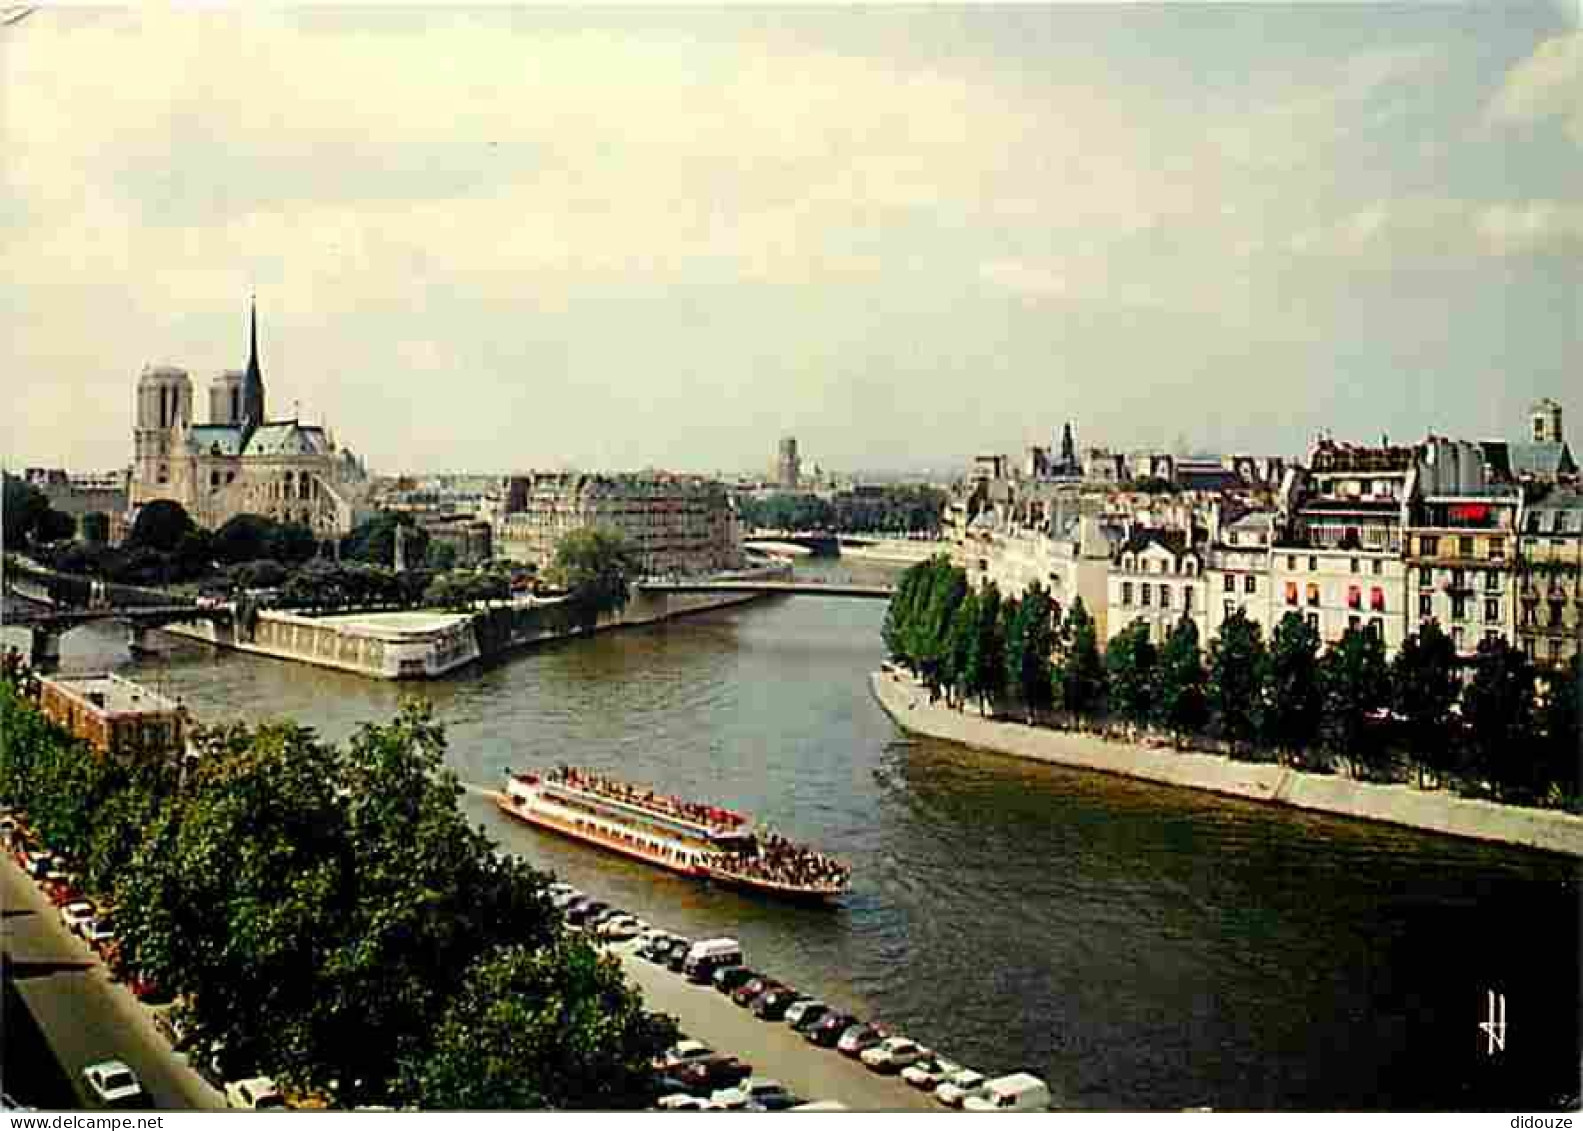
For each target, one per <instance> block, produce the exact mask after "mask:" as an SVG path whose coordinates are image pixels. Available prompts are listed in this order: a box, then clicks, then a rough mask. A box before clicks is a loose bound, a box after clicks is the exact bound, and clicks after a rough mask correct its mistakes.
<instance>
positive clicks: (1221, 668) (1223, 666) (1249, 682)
mask: <svg viewBox="0 0 1583 1131" xmlns="http://www.w3.org/2000/svg"><path fill="white" fill-rule="evenodd" d="M1268 667H1269V653H1268V652H1267V651H1266V649H1265V647H1264V632H1263V630H1262V629H1261V628H1260V627H1259V625H1258V623H1257V622H1255V621H1250V620H1249V619H1248V618H1247V616H1246V615H1245V614H1244V613H1243V611H1242V610H1241V609H1240V608H1239V609H1237V610H1236V611H1235V612H1234V613H1232V614H1231V616H1229V617H1227V618H1226V620H1225V621H1224V622H1223V623H1222V624H1221V626H1220V631H1219V632H1218V633H1217V634H1216V636H1215V639H1214V640H1213V641H1212V642H1211V643H1210V645H1209V672H1208V705H1209V707H1210V708H1211V709H1212V710H1213V711H1214V714H1215V717H1216V718H1218V719H1219V720H1220V731H1221V733H1222V734H1223V735H1225V737H1226V738H1228V739H1229V740H1230V741H1231V742H1232V744H1233V747H1235V746H1236V744H1238V743H1247V742H1251V741H1252V740H1253V737H1254V735H1255V733H1256V732H1257V728H1258V721H1259V703H1260V702H1261V701H1262V699H1263V698H1264V681H1265V677H1266V675H1267V674H1268Z"/></svg>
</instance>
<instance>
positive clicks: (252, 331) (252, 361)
mask: <svg viewBox="0 0 1583 1131" xmlns="http://www.w3.org/2000/svg"><path fill="white" fill-rule="evenodd" d="M247 344H248V348H247V373H246V375H245V376H244V377H243V378H242V432H243V443H244V445H245V444H246V437H248V436H251V435H252V433H253V429H255V428H257V427H258V426H259V425H260V424H262V423H264V374H263V372H262V370H260V369H259V365H258V301H257V299H256V298H250V299H249V300H248V343H247Z"/></svg>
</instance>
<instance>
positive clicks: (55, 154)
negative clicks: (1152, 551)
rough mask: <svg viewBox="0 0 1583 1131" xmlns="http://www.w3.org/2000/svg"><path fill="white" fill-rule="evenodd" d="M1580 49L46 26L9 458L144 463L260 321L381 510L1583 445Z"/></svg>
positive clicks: (280, 25)
mask: <svg viewBox="0 0 1583 1131" xmlns="http://www.w3.org/2000/svg"><path fill="white" fill-rule="evenodd" d="M1575 25H1576V17H1575V13H1573V14H1571V16H1570V18H1569V14H1568V11H1567V9H1566V7H1565V6H1563V5H1559V4H1551V3H1542V4H1533V5H1528V6H1512V7H1504V6H1503V7H1502V8H1500V9H1499V10H1492V11H1481V10H1469V9H1462V8H1454V9H1445V8H1439V7H1434V8H1429V9H1422V8H1409V7H1383V8H1381V7H1363V6H1360V7H1358V8H1352V7H1350V6H1344V7H1335V6H1328V5H1327V6H1322V7H1319V8H1317V9H1316V8H1313V7H1296V6H1292V7H1286V6H1257V7H1252V6H1249V7H1235V8H1201V7H1178V8H1168V9H1159V8H1152V7H1145V8H1135V7H1130V6H1126V7H1121V8H1109V7H1107V8H1103V9H1088V8H1081V9H1080V8H1070V7H1057V8H1022V7H1018V8H1009V9H996V8H987V9H982V8H975V9H970V10H965V11H958V10H946V9H925V10H904V9H902V10H890V9H875V10H860V9H825V8H819V9H808V8H799V9H792V10H789V11H787V12H782V13H777V14H775V15H773V16H772V15H770V14H769V13H766V12H762V11H760V12H748V13H729V12H697V11H693V12H686V13H681V12H672V11H664V10H652V9H650V10H643V11H639V12H618V11H613V10H605V9H591V10H590V9H584V10H577V11H573V12H570V13H568V12H555V11H543V10H526V11H511V10H490V11H486V12H481V13H464V12H460V11H455V10H451V11H443V12H441V13H439V14H434V13H427V12H421V11H415V10H410V9H401V10H390V11H385V10H371V9H358V10H355V11H350V12H339V13H329V12H297V13H290V12H271V13H265V14H260V15H257V16H254V15H252V14H249V13H244V12H228V11H222V12H206V13H201V14H179V15H173V14H159V13H139V14H135V15H130V14H121V13H109V14H106V13H91V12H85V11H63V10H53V9H50V10H41V11H39V12H36V13H34V14H33V15H32V16H31V17H29V18H28V19H26V20H24V21H20V22H18V23H16V24H14V25H11V26H8V27H6V28H5V29H4V30H3V32H0V34H3V36H4V38H3V40H0V43H3V48H0V49H3V50H4V51H5V54H6V67H5V72H4V75H5V78H4V80H3V81H4V95H3V97H0V115H3V117H0V122H3V125H4V129H5V133H6V136H7V139H8V149H10V151H11V153H12V160H11V161H8V162H7V163H6V165H5V167H4V172H3V174H0V199H3V200H4V202H5V205H6V207H5V209H4V212H5V218H4V219H0V224H3V225H4V226H5V228H6V239H7V243H8V249H9V251H10V253H11V254H10V256H9V260H10V262H11V265H12V270H11V271H9V272H8V280H7V281H4V282H0V291H3V293H4V295H5V298H6V300H7V303H8V305H9V306H10V308H11V309H12V310H13V311H15V312H16V324H15V330H14V332H13V334H12V335H10V337H9V342H10V349H9V350H8V351H7V355H6V361H7V368H8V370H9V371H11V372H14V373H18V374H25V375H27V376H28V378H29V380H28V382H27V383H26V385H25V394H24V396H23V397H22V398H21V399H20V402H19V404H18V405H17V406H16V407H15V408H14V409H13V411H12V412H11V413H10V414H8V415H7V423H6V429H5V439H4V444H5V452H6V457H7V462H8V463H10V464H12V465H15V466H22V465H24V464H61V463H65V464H66V465H68V466H71V467H73V468H79V469H81V468H97V467H108V466H119V465H124V464H125V463H127V462H128V460H129V456H130V434H131V426H132V418H133V395H132V392H131V386H132V383H133V379H134V378H135V375H136V374H137V372H138V371H139V370H140V369H141V368H142V367H143V366H144V365H145V364H148V363H154V364H158V363H174V364H178V365H181V366H183V367H184V368H186V369H188V370H189V371H190V372H191V374H192V378H193V381H194V383H195V385H198V386H200V387H202V386H204V385H206V384H207V382H208V380H209V379H210V378H211V377H212V376H213V375H214V374H215V373H218V372H219V371H220V370H222V369H230V368H236V367H237V366H239V365H240V364H241V363H242V361H243V359H244V358H245V356H246V354H245V348H246V340H245V312H246V302H247V297H248V295H249V293H250V292H253V291H256V292H257V294H258V296H259V307H260V324H259V331H260V350H261V353H262V360H263V365H264V367H265V370H266V372H268V373H269V374H270V390H271V396H272V398H273V403H274V404H275V405H277V406H280V407H279V409H278V410H277V411H279V412H281V413H282V414H284V411H285V406H287V405H291V404H293V403H294V402H295V403H298V404H300V405H301V410H302V413H303V415H304V417H305V418H306V419H309V420H312V421H314V422H316V423H325V424H327V425H329V426H330V427H332V428H333V429H335V430H336V431H337V432H338V433H343V434H345V435H347V436H348V437H355V442H356V444H357V446H358V448H359V451H360V452H366V455H367V458H368V461H369V463H370V465H371V466H372V467H373V468H375V469H377V470H382V471H392V472H396V471H414V470H424V469H434V470H437V469H442V468H462V469H466V470H484V469H489V468H503V469H511V468H518V467H528V466H540V467H551V466H566V465H574V466H584V467H632V468H637V467H643V466H651V465H652V466H663V467H671V468H675V469H677V470H705V469H709V470H719V469H726V470H731V469H740V470H755V469H758V470H762V469H764V468H765V466H766V463H767V460H768V457H769V455H770V453H771V452H772V450H773V444H774V443H775V441H776V439H777V438H778V437H780V436H796V437H797V439H798V442H799V446H800V448H801V450H802V452H803V453H804V455H805V462H806V463H808V464H809V465H812V464H814V463H818V464H820V465H821V466H823V467H824V468H827V469H831V468H880V467H890V468H896V469H904V468H917V467H922V466H928V465H933V466H935V467H937V468H938V467H939V466H940V465H941V464H942V462H944V461H947V460H950V461H954V462H955V463H961V462H963V461H965V460H966V459H967V458H968V457H969V456H970V455H971V454H973V452H975V451H977V450H993V451H1006V452H1012V451H1015V450H1016V449H1017V448H1018V447H1020V446H1021V445H1023V444H1027V443H1040V444H1046V445H1048V444H1050V443H1051V442H1052V431H1058V430H1059V428H1060V426H1061V423H1062V422H1064V421H1066V420H1075V421H1077V424H1078V441H1079V443H1080V444H1085V443H1102V444H1108V445H1111V446H1115V447H1118V448H1135V447H1146V446H1158V447H1162V448H1171V447H1174V446H1175V444H1176V441H1177V438H1178V436H1180V435H1182V434H1186V435H1187V437H1188V438H1189V440H1190V442H1191V445H1192V446H1193V447H1197V448H1211V449H1223V450H1242V451H1250V452H1254V453H1257V454H1263V453H1274V454H1295V453H1297V452H1300V451H1302V450H1303V448H1304V447H1305V445H1306V442H1307V440H1308V439H1309V438H1310V437H1311V436H1312V434H1313V433H1314V432H1315V431H1316V430H1318V429H1320V428H1326V429H1329V430H1331V431H1333V432H1334V433H1335V434H1336V435H1337V436H1338V437H1341V438H1350V439H1357V440H1360V441H1364V442H1372V441H1373V440H1374V439H1377V438H1378V437H1379V435H1380V434H1381V433H1388V434H1390V435H1391V436H1393V437H1397V438H1399V439H1403V440H1413V439H1418V438H1420V437H1422V436H1423V435H1424V434H1425V433H1426V432H1429V431H1434V432H1439V433H1448V434H1453V435H1466V436H1469V437H1483V436H1508V437H1514V438H1515V437H1519V436H1521V434H1522V429H1523V427H1524V422H1525V412H1526V408H1527V406H1528V405H1529V404H1530V403H1531V402H1533V401H1535V400H1538V399H1539V398H1541V397H1544V396H1552V397H1555V398H1557V399H1558V400H1560V401H1561V402H1562V403H1563V404H1564V405H1566V407H1567V408H1568V409H1569V410H1571V413H1572V415H1573V416H1574V418H1575V417H1576V414H1577V413H1578V412H1579V411H1583V406H1579V405H1578V404H1576V403H1575V396H1569V393H1570V392H1571V390H1573V389H1575V388H1576V387H1577V380H1578V370H1577V362H1576V359H1577V357H1578V356H1579V351H1578V346H1579V345H1580V344H1583V343H1580V333H1583V317H1580V315H1579V309H1578V305H1579V299H1578V295H1579V293H1580V290H1579V287H1580V285H1583V272H1580V268H1579V266H1578V264H1579V262H1583V258H1580V256H1579V252H1580V251H1583V204H1579V203H1578V202H1577V201H1576V199H1575V192H1574V190H1573V185H1572V184H1571V182H1570V181H1569V179H1568V178H1569V177H1574V176H1575V169H1576V165H1577V161H1578V158H1579V150H1580V149H1583V112H1580V111H1579V109H1578V108H1579V107H1580V106H1583V35H1580V34H1579V33H1578V32H1577V30H1576V26H1575ZM459 60H465V63H466V65H465V66H463V65H461V64H460V63H459V62H457V61H459ZM1206 75H1207V76H1209V77H1208V78H1205V77H1203V76H1206ZM1569 193H1570V194H1571V195H1572V198H1571V199H1569ZM1365 391H1366V392H1365Z"/></svg>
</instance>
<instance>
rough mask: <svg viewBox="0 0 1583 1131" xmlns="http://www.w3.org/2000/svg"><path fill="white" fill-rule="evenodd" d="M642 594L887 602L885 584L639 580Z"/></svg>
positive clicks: (888, 590)
mask: <svg viewBox="0 0 1583 1131" xmlns="http://www.w3.org/2000/svg"><path fill="white" fill-rule="evenodd" d="M637 588H638V589H639V590H641V591H642V592H645V593H789V594H794V595H801V596H805V597H868V598H872V599H876V600H881V601H888V600H890V595H891V594H892V593H893V592H895V590H893V589H892V588H891V587H890V586H889V585H842V584H838V583H835V582H828V581H640V582H638V585H637Z"/></svg>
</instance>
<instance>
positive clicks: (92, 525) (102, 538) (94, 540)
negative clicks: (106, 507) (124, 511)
mask: <svg viewBox="0 0 1583 1131" xmlns="http://www.w3.org/2000/svg"><path fill="white" fill-rule="evenodd" d="M77 526H78V529H79V530H80V532H81V534H82V540H83V541H84V542H88V543H90V544H93V545H103V544H104V543H105V542H108V541H109V540H110V516H109V515H107V514H105V513H104V512H103V511H89V512H88V513H87V514H85V515H83V516H82V518H81V520H79V522H78V523H77Z"/></svg>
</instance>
